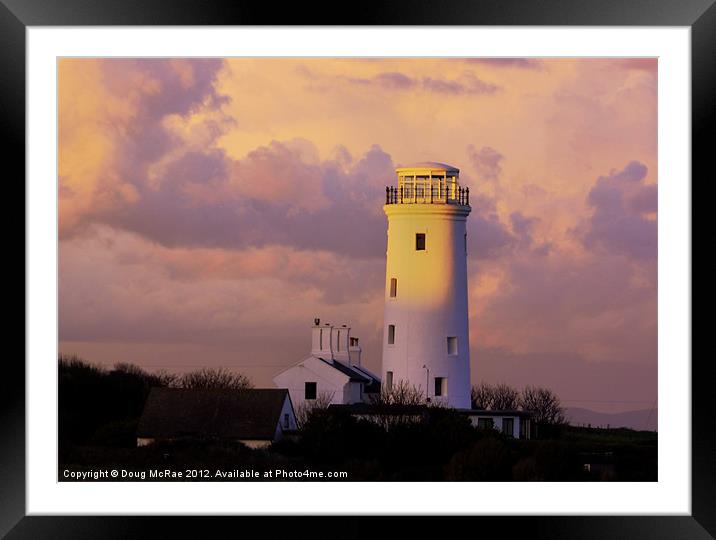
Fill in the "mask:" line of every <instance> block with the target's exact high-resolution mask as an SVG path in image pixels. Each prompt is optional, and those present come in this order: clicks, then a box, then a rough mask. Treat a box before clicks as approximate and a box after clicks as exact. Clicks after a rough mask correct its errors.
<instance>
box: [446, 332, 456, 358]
mask: <svg viewBox="0 0 716 540" xmlns="http://www.w3.org/2000/svg"><path fill="white" fill-rule="evenodd" d="M447 352H448V354H449V355H452V356H455V355H456V354H457V337H455V336H450V337H448V338H447Z"/></svg>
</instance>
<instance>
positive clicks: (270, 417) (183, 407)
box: [137, 388, 296, 448]
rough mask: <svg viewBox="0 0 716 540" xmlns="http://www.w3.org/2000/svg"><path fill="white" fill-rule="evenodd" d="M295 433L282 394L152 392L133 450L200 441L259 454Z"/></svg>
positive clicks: (268, 391)
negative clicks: (231, 445) (239, 446)
mask: <svg viewBox="0 0 716 540" xmlns="http://www.w3.org/2000/svg"><path fill="white" fill-rule="evenodd" d="M295 430H296V416H295V414H294V410H293V404H292V403H291V397H290V395H289V393H288V391H287V390H285V389H273V388H257V389H246V390H228V389H186V388H152V390H151V392H150V393H149V397H148V398H147V402H146V404H145V406H144V412H143V413H142V416H141V418H140V420H139V425H138V427H137V446H146V445H148V444H152V443H154V442H156V441H175V440H181V439H199V440H221V441H235V442H241V443H243V444H245V445H246V446H249V447H251V448H262V447H265V446H268V445H270V444H271V443H272V442H274V441H277V440H279V439H281V438H282V437H283V436H284V435H285V434H286V433H288V432H292V431H295Z"/></svg>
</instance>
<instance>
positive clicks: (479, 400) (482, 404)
mask: <svg viewBox="0 0 716 540" xmlns="http://www.w3.org/2000/svg"><path fill="white" fill-rule="evenodd" d="M492 399H493V393H492V386H490V385H489V384H487V383H485V382H481V383H480V384H479V385H473V387H472V389H471V391H470V400H471V402H472V408H473V409H490V408H492Z"/></svg>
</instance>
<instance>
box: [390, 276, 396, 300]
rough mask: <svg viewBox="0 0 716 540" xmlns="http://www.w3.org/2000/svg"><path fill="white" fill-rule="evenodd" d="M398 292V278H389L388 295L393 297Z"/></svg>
mask: <svg viewBox="0 0 716 540" xmlns="http://www.w3.org/2000/svg"><path fill="white" fill-rule="evenodd" d="M397 294H398V279H397V278H390V297H391V298H395V297H396V295H397Z"/></svg>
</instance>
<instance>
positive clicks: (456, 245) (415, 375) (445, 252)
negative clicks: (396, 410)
mask: <svg viewBox="0 0 716 540" xmlns="http://www.w3.org/2000/svg"><path fill="white" fill-rule="evenodd" d="M383 210H384V212H385V213H386V215H387V216H388V249H387V254H386V258H387V264H386V275H385V315H384V324H383V366H382V373H381V378H382V380H383V381H385V380H386V372H387V371H392V372H393V382H394V384H397V383H398V382H400V381H401V380H405V381H407V382H408V383H409V384H411V385H414V386H416V387H418V388H420V389H421V391H423V392H425V388H426V376H427V372H426V369H424V368H423V365H426V366H427V367H428V368H429V370H430V374H429V381H428V382H427V390H428V396H429V397H431V398H433V399H434V396H433V394H434V378H435V377H447V378H448V396H447V398H443V399H438V401H443V402H447V404H448V405H450V406H452V407H458V408H469V407H470V338H469V332H468V303H467V253H466V249H465V233H466V219H467V216H468V214H469V213H470V208H469V207H466V206H460V205H453V204H389V205H385V206H384V207H383ZM416 233H425V235H426V249H425V250H424V251H416V249H415V235H416ZM391 278H397V280H398V283H397V296H396V297H395V298H391V297H390V280H391ZM390 324H394V325H395V327H396V330H395V344H393V345H389V344H388V325H390ZM448 336H455V337H457V338H458V354H457V355H454V356H452V355H448V348H447V338H448Z"/></svg>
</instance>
